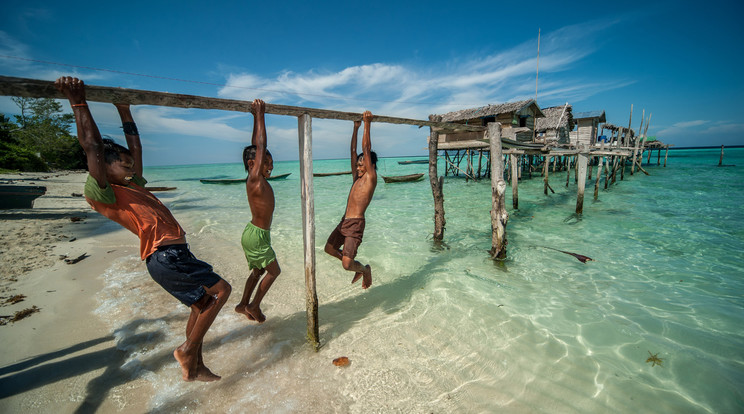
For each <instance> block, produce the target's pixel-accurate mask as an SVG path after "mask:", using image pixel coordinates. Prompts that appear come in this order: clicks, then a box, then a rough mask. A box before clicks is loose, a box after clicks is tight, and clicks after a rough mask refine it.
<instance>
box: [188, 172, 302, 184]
mask: <svg viewBox="0 0 744 414" xmlns="http://www.w3.org/2000/svg"><path fill="white" fill-rule="evenodd" d="M290 174H292V173H285V174H279V175H274V176H271V177H269V178H267V180H269V181H271V180H283V179H285V178H287V177H288V176H289V175H290ZM199 181H200V182H201V183H202V184H239V183H245V178H215V179H211V178H203V179H201V180H199Z"/></svg>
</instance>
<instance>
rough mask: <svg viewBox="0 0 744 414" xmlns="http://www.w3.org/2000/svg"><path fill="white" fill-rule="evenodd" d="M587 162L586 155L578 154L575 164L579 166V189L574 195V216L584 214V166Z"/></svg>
mask: <svg viewBox="0 0 744 414" xmlns="http://www.w3.org/2000/svg"><path fill="white" fill-rule="evenodd" d="M588 160H589V157H588V156H587V154H579V155H578V158H577V160H576V163H577V164H578V165H579V173H578V174H576V175H577V177H578V180H579V182H578V185H579V189H578V192H577V195H576V214H583V213H584V189H585V187H586V165H587V162H588Z"/></svg>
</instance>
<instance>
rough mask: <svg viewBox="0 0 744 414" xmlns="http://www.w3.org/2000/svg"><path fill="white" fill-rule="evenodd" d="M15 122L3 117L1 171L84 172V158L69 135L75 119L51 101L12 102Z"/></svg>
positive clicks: (25, 99)
mask: <svg viewBox="0 0 744 414" xmlns="http://www.w3.org/2000/svg"><path fill="white" fill-rule="evenodd" d="M12 99H13V102H15V104H16V105H17V106H18V108H19V109H20V115H15V122H13V121H11V120H10V119H9V118H7V117H6V116H5V115H2V114H0V117H1V118H0V168H6V169H12V170H21V171H49V170H50V169H56V170H60V169H81V168H85V155H84V153H83V149H82V148H81V147H80V144H79V143H78V140H77V138H76V137H74V136H72V135H70V128H71V125H72V123H73V122H74V120H75V118H74V115H73V114H64V113H61V112H62V105H61V104H60V103H59V102H57V101H55V100H54V99H49V98H19V97H14V98H12Z"/></svg>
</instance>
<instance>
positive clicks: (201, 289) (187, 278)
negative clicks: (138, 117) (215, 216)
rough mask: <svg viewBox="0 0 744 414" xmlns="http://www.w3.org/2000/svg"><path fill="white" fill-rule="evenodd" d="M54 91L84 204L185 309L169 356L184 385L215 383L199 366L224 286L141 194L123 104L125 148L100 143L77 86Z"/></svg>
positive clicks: (65, 82)
mask: <svg viewBox="0 0 744 414" xmlns="http://www.w3.org/2000/svg"><path fill="white" fill-rule="evenodd" d="M55 86H56V87H57V89H59V90H60V91H61V92H62V93H63V94H64V95H65V96H66V97H67V99H68V100H69V101H70V105H71V106H72V111H73V113H74V114H75V123H76V125H77V133H78V141H80V145H81V146H82V147H83V150H84V151H85V154H86V157H87V160H88V172H89V175H88V180H87V182H86V183H85V198H86V200H87V201H88V203H89V204H90V205H91V207H93V209H94V210H96V211H98V212H99V213H101V214H102V215H104V216H106V217H107V218H109V219H111V220H113V221H115V222H117V223H119V224H121V225H122V226H124V228H126V229H127V230H129V231H131V232H132V233H134V234H136V235H137V236H138V237H139V239H140V256H141V257H142V260H145V261H146V263H147V270H148V272H149V273H150V276H151V277H152V278H153V280H155V281H156V282H157V283H158V284H160V285H161V286H162V287H163V288H164V289H165V290H167V291H168V293H170V294H171V295H173V296H174V297H175V298H176V299H178V300H179V301H181V303H183V304H184V305H186V306H188V307H190V308H191V315H190V316H189V320H188V323H187V324H186V341H185V342H184V343H183V344H182V345H181V346H179V347H178V348H176V350H175V351H173V356H174V357H175V358H176V361H178V363H179V364H180V365H181V371H182V374H183V379H184V380H186V381H216V380H218V379H220V377H219V376H218V375H215V374H213V373H212V371H210V370H209V368H207V367H206V366H205V365H204V361H203V359H202V342H203V340H204V335H205V334H206V333H207V330H208V329H209V327H210V326H211V325H212V322H214V319H215V317H217V314H218V313H219V311H220V309H222V306H223V305H224V304H225V302H227V298H228V297H229V296H230V290H231V288H230V285H229V284H228V283H227V282H226V281H224V280H223V279H222V278H220V277H219V276H218V275H217V274H216V273H214V272H213V271H212V266H210V265H209V264H207V263H204V262H202V261H200V260H197V259H196V257H194V255H193V254H191V252H190V251H189V249H188V246H187V245H186V232H184V230H183V228H181V226H180V225H179V224H178V222H177V221H176V219H175V218H174V217H173V215H172V214H171V212H170V210H168V208H167V207H165V205H163V203H161V202H160V200H158V199H157V198H156V197H155V196H153V195H152V193H150V192H149V191H147V190H146V189H145V188H144V186H145V183H146V182H147V181H146V180H145V179H144V178H142V146H141V144H140V138H139V133H138V132H137V126H136V125H135V123H134V119H133V118H132V114H131V112H130V110H129V105H127V104H117V105H116V108H117V109H118V111H119V116H120V117H121V121H122V126H123V128H124V135H125V136H126V139H127V147H128V148H125V147H123V146H121V145H118V144H116V143H115V142H114V141H113V140H103V139H102V138H101V133H100V132H99V131H98V127H97V126H96V124H95V122H94V121H93V116H92V115H91V113H90V110H89V109H88V104H87V103H86V101H85V85H84V83H83V81H81V80H79V79H77V78H72V77H61V78H59V79H57V81H56V82H55Z"/></svg>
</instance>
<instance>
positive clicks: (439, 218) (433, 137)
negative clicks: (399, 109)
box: [429, 117, 447, 242]
mask: <svg viewBox="0 0 744 414" xmlns="http://www.w3.org/2000/svg"><path fill="white" fill-rule="evenodd" d="M430 119H431V117H430ZM438 141H439V133H438V132H437V131H434V129H433V128H431V130H430V132H429V184H430V185H431V193H432V196H433V197H434V241H437V242H441V241H442V239H444V225H445V223H447V221H446V220H445V219H444V195H443V194H442V187H443V186H444V177H437V143H438ZM446 169H447V166H446V165H445V170H446Z"/></svg>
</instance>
